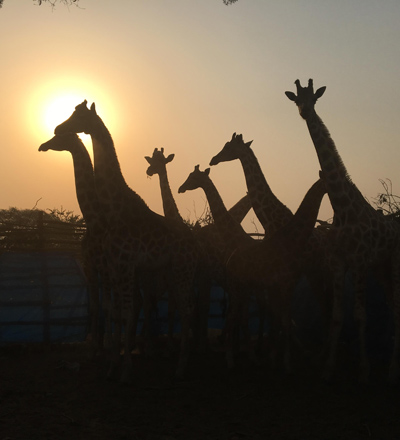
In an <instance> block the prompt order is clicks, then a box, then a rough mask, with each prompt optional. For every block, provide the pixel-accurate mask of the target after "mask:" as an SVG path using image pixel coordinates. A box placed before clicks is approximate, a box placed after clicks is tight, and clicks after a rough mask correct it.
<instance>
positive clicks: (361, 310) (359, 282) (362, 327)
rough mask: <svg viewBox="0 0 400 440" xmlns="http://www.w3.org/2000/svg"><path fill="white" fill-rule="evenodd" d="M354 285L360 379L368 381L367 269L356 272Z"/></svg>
mask: <svg viewBox="0 0 400 440" xmlns="http://www.w3.org/2000/svg"><path fill="white" fill-rule="evenodd" d="M354 285H355V288H354V293H355V295H354V319H355V321H356V323H357V325H358V337H359V341H360V371H359V378H358V380H359V382H360V383H366V382H368V378H369V372H370V365H369V361H368V356H367V341H366V325H367V311H366V307H365V302H366V301H365V289H366V274H365V271H362V272H361V271H360V272H359V273H356V274H355V280H354Z"/></svg>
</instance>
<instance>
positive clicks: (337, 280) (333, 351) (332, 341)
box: [322, 266, 345, 380]
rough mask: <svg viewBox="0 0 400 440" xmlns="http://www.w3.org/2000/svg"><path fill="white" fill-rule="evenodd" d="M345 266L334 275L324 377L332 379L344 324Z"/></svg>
mask: <svg viewBox="0 0 400 440" xmlns="http://www.w3.org/2000/svg"><path fill="white" fill-rule="evenodd" d="M344 277H345V270H344V267H342V266H338V267H337V268H336V270H335V271H334V277H333V306H332V317H331V324H330V332H329V352H328V359H327V362H326V365H325V369H324V372H323V375H322V377H323V379H325V380H331V379H332V377H333V374H334V371H335V367H336V358H337V346H338V342H339V336H340V332H341V330H342V324H343V293H344Z"/></svg>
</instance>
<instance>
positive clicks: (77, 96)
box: [25, 77, 116, 151]
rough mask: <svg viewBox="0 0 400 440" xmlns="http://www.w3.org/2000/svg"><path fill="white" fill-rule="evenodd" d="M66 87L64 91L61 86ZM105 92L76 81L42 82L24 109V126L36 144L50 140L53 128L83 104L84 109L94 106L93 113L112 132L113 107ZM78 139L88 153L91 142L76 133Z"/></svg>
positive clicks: (90, 83)
mask: <svg viewBox="0 0 400 440" xmlns="http://www.w3.org/2000/svg"><path fill="white" fill-rule="evenodd" d="M66 83H68V86H67V87H66V86H65V84H66ZM106 90H107V89H106V88H105V87H102V86H101V85H98V84H95V83H94V82H89V81H87V80H86V81H84V80H83V79H76V78H72V77H69V78H67V79H66V78H57V80H55V81H48V82H46V81H44V82H43V84H42V85H41V86H39V87H35V88H34V89H33V90H32V93H31V96H30V97H29V99H28V102H27V105H26V106H25V109H26V112H27V113H26V114H27V123H28V125H29V127H30V129H31V131H32V134H33V137H34V138H35V139H37V142H39V143H42V142H45V141H46V140H48V139H50V138H51V137H53V136H54V129H55V128H56V127H57V125H59V124H61V123H62V122H64V121H65V120H66V119H68V118H69V117H70V116H71V114H72V113H73V112H74V110H75V107H76V106H77V105H78V104H80V103H81V102H83V101H84V100H87V102H88V107H89V106H90V105H91V104H92V102H95V103H96V110H97V112H98V113H99V115H101V118H102V119H103V120H104V121H107V127H108V128H109V129H110V131H111V132H113V131H116V123H115V120H116V119H115V114H116V112H115V104H111V103H110V100H109V96H108V94H107V92H106ZM79 137H80V138H81V139H82V141H83V142H84V143H85V145H86V147H87V148H88V150H89V151H90V150H91V148H92V142H91V139H90V136H89V135H86V134H84V133H79Z"/></svg>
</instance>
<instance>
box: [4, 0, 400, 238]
mask: <svg viewBox="0 0 400 440" xmlns="http://www.w3.org/2000/svg"><path fill="white" fill-rule="evenodd" d="M79 6H80V7H79V8H78V7H74V6H70V7H66V6H64V5H61V4H58V5H57V6H56V8H51V7H50V5H48V4H46V3H44V4H42V5H41V6H38V5H37V4H36V3H35V2H34V1H33V0H4V4H3V7H2V8H1V9H0V41H1V45H0V57H1V66H2V69H1V82H0V90H1V99H0V115H1V117H0V131H1V134H2V138H1V140H0V149H1V150H0V151H1V160H0V178H1V179H2V181H3V185H2V191H1V192H0V209H7V208H9V207H17V208H21V209H25V208H33V207H34V206H36V207H37V208H39V209H43V210H47V209H53V208H58V209H59V208H63V209H66V210H71V211H74V213H76V214H79V213H80V210H79V205H78V203H77V200H76V195H75V187H74V176H73V167H72V160H71V155H70V153H67V152H63V153H60V152H53V151H49V152H46V153H39V152H38V148H39V146H40V144H41V143H43V142H45V141H47V140H48V139H50V138H51V137H52V136H53V130H54V128H55V126H56V125H58V124H59V123H61V122H63V121H64V120H65V119H67V118H68V117H69V115H70V114H71V113H72V112H73V110H74V107H75V106H76V105H77V104H79V103H80V102H82V101H83V100H84V99H87V100H88V103H89V105H90V104H91V103H92V102H95V104H96V109H97V112H98V114H99V115H100V117H101V118H102V119H103V121H104V123H105V124H106V126H107V127H108V129H109V130H110V132H111V135H112V137H113V139H114V143H115V148H116V151H117V154H118V158H119V161H120V164H121V169H122V172H123V174H124V177H125V180H126V182H127V183H128V185H129V186H130V187H131V188H132V189H133V190H135V191H136V192H137V193H138V194H140V195H141V196H142V197H143V199H144V200H145V201H146V203H147V204H148V206H149V207H150V208H151V209H152V210H154V211H156V212H158V213H160V214H162V213H163V211H162V203H161V194H160V189H159V183H158V177H157V176H153V177H152V178H151V179H150V178H148V177H147V176H146V168H147V162H146V161H145V159H144V156H151V154H152V152H153V150H154V148H160V147H164V150H165V154H166V155H168V154H170V153H174V154H175V158H174V160H173V161H172V162H171V163H170V164H169V165H168V173H169V174H168V175H169V180H170V185H171V189H172V192H173V194H174V196H175V200H176V202H177V205H178V208H179V210H180V213H181V215H182V217H184V218H185V219H190V220H196V218H198V217H199V216H200V215H201V214H202V213H203V212H204V209H205V206H206V197H205V195H204V192H203V191H202V190H201V189H197V190H195V191H190V192H187V193H185V194H178V188H179V186H180V185H181V184H182V183H183V182H184V181H185V180H186V178H187V176H188V174H189V173H190V172H191V171H193V169H194V166H195V165H198V164H199V165H200V169H201V170H203V169H205V168H207V167H208V166H209V165H208V164H209V162H210V159H211V158H212V157H213V156H214V155H215V154H217V153H218V152H219V151H220V150H221V149H222V147H223V146H224V144H225V143H226V142H227V141H229V140H230V139H231V137H232V134H233V133H234V132H236V133H238V134H239V133H241V134H243V138H244V140H245V141H250V140H253V143H252V149H253V151H254V153H255V155H256V156H257V158H258V161H259V163H260V166H261V168H262V170H263V173H264V175H265V177H266V179H267V181H268V183H269V185H270V187H271V189H272V191H273V192H274V193H275V195H276V196H277V197H278V198H279V199H280V200H281V201H282V202H283V203H284V204H285V205H287V206H288V207H289V208H290V209H291V210H292V211H295V210H296V209H297V207H298V206H299V204H300V202H301V200H302V199H303V197H304V195H305V194H306V192H307V190H308V189H309V187H310V186H311V185H312V184H313V183H314V182H315V181H316V180H317V178H318V170H319V164H318V160H317V156H316V153H315V149H314V146H313V144H312V142H311V138H310V135H309V133H308V130H307V127H306V123H305V121H304V120H302V119H301V117H300V116H299V113H298V110H297V108H296V106H295V105H294V104H293V103H292V102H291V101H289V100H288V99H287V98H286V96H285V94H284V92H285V91H286V90H291V91H295V85H294V81H295V80H296V79H300V81H301V82H302V84H303V85H305V84H306V83H307V81H308V79H309V78H313V79H314V86H315V88H318V87H320V86H326V87H327V89H326V92H325V94H324V96H323V97H322V98H321V99H320V100H319V101H318V102H317V105H316V110H317V112H318V114H319V115H320V116H321V118H322V119H323V121H324V122H325V124H326V125H327V127H328V129H329V131H330V133H331V135H332V138H333V139H334V141H335V143H336V146H337V148H338V151H339V153H340V155H341V157H342V159H343V161H344V164H345V166H346V168H347V170H348V172H349V174H350V176H351V178H352V180H353V181H354V183H355V184H356V185H357V186H358V188H359V189H360V191H361V192H362V193H363V194H364V196H365V197H366V198H367V199H368V200H369V201H370V202H371V203H373V200H374V198H375V197H376V196H377V195H378V193H380V192H382V191H383V187H382V184H381V182H380V179H390V180H391V181H392V184H393V193H394V194H400V176H399V175H398V172H399V169H400V130H399V116H400V44H399V41H400V26H399V22H400V2H399V1H398V0H384V1H382V2H377V1H375V0H337V1H335V2H332V1H329V0H285V1H277V0H271V1H269V0H238V1H237V2H236V3H234V4H233V5H230V6H226V5H224V4H223V2H222V0H202V1H198V0H170V1H166V0H118V1H112V2H111V1H109V0H80V1H79ZM83 139H84V142H85V145H86V146H87V148H88V151H89V152H90V154H91V155H92V150H91V141H90V137H88V136H84V137H83ZM210 177H211V179H212V180H213V182H214V183H215V185H216V187H217V189H218V190H219V192H220V194H221V196H222V198H223V200H224V202H225V204H226V206H227V208H230V207H231V206H232V205H233V204H234V203H236V202H237V201H238V200H239V199H240V198H241V197H242V196H244V195H245V193H246V183H245V180H244V175H243V171H242V168H241V165H240V163H239V162H238V161H235V162H229V163H223V164H220V165H218V166H214V167H212V168H211V173H210ZM331 217H332V209H331V207H330V204H329V200H328V199H327V198H325V199H324V201H323V204H322V206H321V210H320V213H319V218H320V219H322V220H328V219H330V218H331ZM243 225H244V227H245V229H246V230H247V231H248V232H255V231H258V232H262V228H261V227H260V226H259V223H258V222H257V220H256V217H255V215H254V213H253V212H252V211H251V212H250V213H249V214H248V216H247V217H246V219H245V221H244V223H243Z"/></svg>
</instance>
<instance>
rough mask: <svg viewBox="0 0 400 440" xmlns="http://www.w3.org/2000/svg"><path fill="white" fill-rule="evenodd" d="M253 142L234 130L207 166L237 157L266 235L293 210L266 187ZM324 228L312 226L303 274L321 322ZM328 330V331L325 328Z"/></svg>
mask: <svg viewBox="0 0 400 440" xmlns="http://www.w3.org/2000/svg"><path fill="white" fill-rule="evenodd" d="M252 142H253V141H249V142H245V141H244V140H243V136H242V135H241V134H238V135H237V134H236V133H233V135H232V139H231V140H230V141H228V142H227V143H226V144H225V145H224V147H223V148H222V150H221V151H220V152H219V153H218V154H216V155H215V156H214V157H213V158H212V159H211V161H210V165H211V166H213V165H218V164H219V163H221V162H230V161H233V160H239V161H240V163H241V165H242V168H243V172H244V176H245V180H246V185H247V190H248V195H249V197H250V199H251V204H252V206H253V209H254V212H255V214H256V216H257V218H258V220H259V221H260V223H261V226H262V227H263V228H264V230H265V237H266V238H268V237H269V236H271V235H272V234H274V233H275V232H276V231H278V230H279V229H280V228H281V227H282V226H284V225H285V224H287V223H288V222H289V221H290V220H291V219H292V217H293V213H292V211H291V210H290V209H289V208H288V207H287V206H286V205H284V204H283V203H282V202H281V201H280V200H279V199H278V198H277V197H276V195H275V194H274V193H273V191H272V190H271V187H270V186H269V184H268V182H267V180H266V178H265V176H264V173H263V171H262V169H261V166H260V164H259V162H258V160H257V157H256V155H255V153H254V151H253V150H252V148H251V145H252ZM326 240H327V236H326V231H325V230H323V229H321V228H315V229H314V230H313V233H312V234H311V236H310V239H309V243H308V245H307V248H306V251H305V258H304V273H305V275H306V278H307V281H308V283H309V284H310V288H311V290H312V292H313V293H314V295H315V297H316V299H317V300H318V302H319V305H320V308H321V313H322V318H323V325H324V326H325V327H327V323H328V322H329V318H328V316H329V308H330V305H329V301H330V296H331V292H330V278H331V275H330V272H329V268H328V266H327V262H326V251H325V248H326ZM324 333H327V330H326V329H325V330H324Z"/></svg>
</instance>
